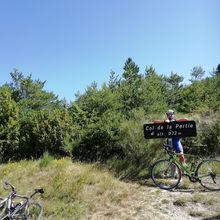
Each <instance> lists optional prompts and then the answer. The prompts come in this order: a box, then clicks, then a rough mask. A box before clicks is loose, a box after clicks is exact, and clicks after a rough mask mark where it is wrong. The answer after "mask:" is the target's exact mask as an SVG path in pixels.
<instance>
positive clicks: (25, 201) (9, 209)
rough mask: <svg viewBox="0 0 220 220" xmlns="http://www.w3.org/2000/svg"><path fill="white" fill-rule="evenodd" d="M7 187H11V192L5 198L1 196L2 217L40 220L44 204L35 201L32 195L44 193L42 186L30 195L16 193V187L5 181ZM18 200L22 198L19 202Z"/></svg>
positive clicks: (0, 211) (0, 210) (0, 213)
mask: <svg viewBox="0 0 220 220" xmlns="http://www.w3.org/2000/svg"><path fill="white" fill-rule="evenodd" d="M5 186H6V187H8V186H9V187H10V188H11V192H10V194H9V195H8V196H7V197H5V198H0V219H1V220H11V219H22V220H32V219H33V220H38V219H40V217H41V216H42V212H43V208H42V206H41V205H40V204H39V203H37V202H34V201H33V200H32V197H33V196H34V195H36V194H37V193H40V194H42V193H44V190H43V189H42V188H39V189H35V190H34V192H33V193H32V194H31V195H30V196H27V195H19V194H17V193H16V189H15V187H14V186H13V185H12V184H10V183H8V182H5ZM16 200H20V201H19V202H18V201H17V202H16Z"/></svg>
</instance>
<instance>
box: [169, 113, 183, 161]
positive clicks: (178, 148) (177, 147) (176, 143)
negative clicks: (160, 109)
mask: <svg viewBox="0 0 220 220" xmlns="http://www.w3.org/2000/svg"><path fill="white" fill-rule="evenodd" d="M166 115H167V119H166V120H165V122H166V123H170V122H173V121H187V119H183V118H182V119H175V113H174V111H173V110H172V109H169V110H168V111H167V112H166ZM167 144H168V145H170V146H172V148H173V150H174V151H175V153H177V154H178V155H179V161H180V162H181V163H185V157H184V154H183V146H182V144H181V142H180V138H179V137H172V138H171V139H167Z"/></svg>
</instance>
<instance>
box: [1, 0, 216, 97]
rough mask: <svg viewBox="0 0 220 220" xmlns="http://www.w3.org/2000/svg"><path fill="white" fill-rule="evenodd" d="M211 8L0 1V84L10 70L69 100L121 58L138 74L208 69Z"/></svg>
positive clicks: (192, 3) (207, 4)
mask: <svg viewBox="0 0 220 220" xmlns="http://www.w3.org/2000/svg"><path fill="white" fill-rule="evenodd" d="M219 12H220V1H219V0H184V1H177V0H111V1H110V0H109V1H107V0H32V1H30V0H19V1H14V0H0V30H1V32H0V33H1V34H0V85H2V84H4V83H5V82H9V81H10V74H9V73H10V72H12V70H13V69H14V68H16V69H18V70H19V71H21V72H23V73H24V74H25V75H29V74H32V77H33V79H40V80H42V81H45V80H46V86H45V89H46V90H48V91H53V92H54V93H55V94H56V95H59V98H60V99H62V98H66V99H67V100H68V101H70V100H74V98H75V93H76V92H77V91H80V92H81V93H83V92H84V91H85V89H86V88H87V86H89V85H90V84H91V83H92V82H93V81H96V82H97V83H98V86H101V85H102V83H104V82H108V80H109V75H110V71H111V70H113V71H115V72H116V73H117V74H119V75H120V76H121V74H122V72H123V66H124V63H125V61H126V59H127V58H128V57H132V59H133V60H134V61H135V63H136V64H137V65H138V66H139V67H140V72H141V73H144V70H145V68H146V66H150V65H152V66H153V67H154V68H155V69H156V71H157V72H158V73H159V74H164V75H169V74H170V73H171V71H173V72H175V73H178V74H180V75H182V76H184V77H185V79H189V77H190V71H191V69H192V68H193V67H194V66H201V67H202V68H203V69H204V70H205V71H206V72H207V74H208V73H209V72H210V71H212V69H213V68H216V67H217V65H218V64H219V63H220V13H219Z"/></svg>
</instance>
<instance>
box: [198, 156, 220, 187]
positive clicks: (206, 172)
mask: <svg viewBox="0 0 220 220" xmlns="http://www.w3.org/2000/svg"><path fill="white" fill-rule="evenodd" d="M197 175H198V178H199V180H200V184H201V185H202V186H203V187H205V188H206V189H209V190H213V191H215V190H220V161H219V160H215V159H209V160H205V161H203V162H201V163H200V164H199V166H198V170H197Z"/></svg>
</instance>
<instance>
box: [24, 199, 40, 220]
mask: <svg viewBox="0 0 220 220" xmlns="http://www.w3.org/2000/svg"><path fill="white" fill-rule="evenodd" d="M42 213H43V207H42V206H41V205H40V204H39V203H38V202H30V203H29V205H28V207H27V210H26V219H27V220H38V219H40V218H41V216H42Z"/></svg>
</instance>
